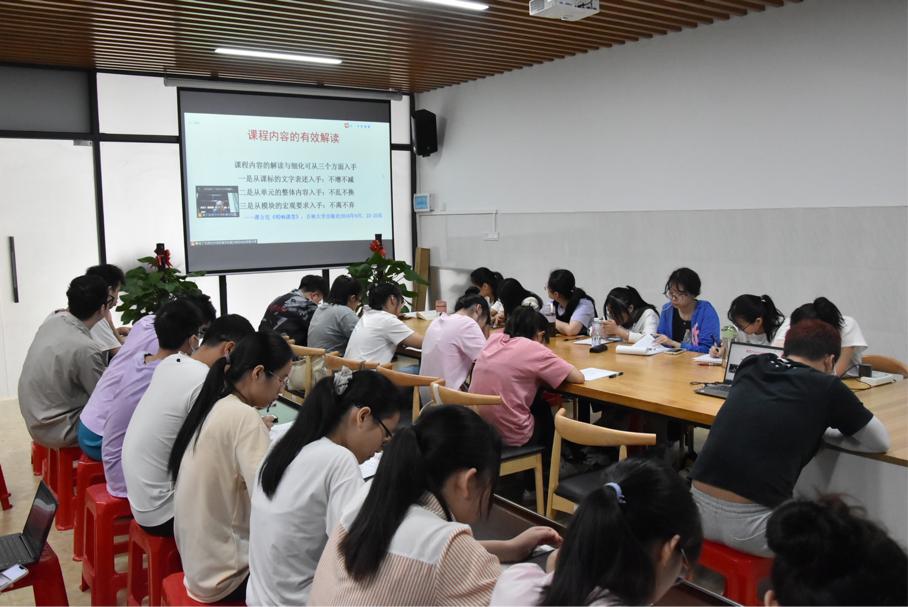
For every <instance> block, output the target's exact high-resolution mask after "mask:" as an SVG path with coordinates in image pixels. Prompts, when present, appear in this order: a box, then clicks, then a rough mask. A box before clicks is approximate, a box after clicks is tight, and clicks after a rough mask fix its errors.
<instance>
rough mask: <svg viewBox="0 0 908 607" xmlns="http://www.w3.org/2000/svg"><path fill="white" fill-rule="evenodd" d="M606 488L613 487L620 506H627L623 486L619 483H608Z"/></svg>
mask: <svg viewBox="0 0 908 607" xmlns="http://www.w3.org/2000/svg"><path fill="white" fill-rule="evenodd" d="M605 486H606V487H611V489H612V491H614V492H615V496H616V497H617V498H618V503H619V504H626V503H627V500H626V499H624V492H623V491H621V485H619V484H618V483H606V484H605Z"/></svg>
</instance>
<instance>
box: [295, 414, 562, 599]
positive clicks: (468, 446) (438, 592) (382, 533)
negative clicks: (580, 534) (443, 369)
mask: <svg viewBox="0 0 908 607" xmlns="http://www.w3.org/2000/svg"><path fill="white" fill-rule="evenodd" d="M500 458H501V441H500V439H499V438H498V436H497V434H496V433H495V430H494V429H493V428H492V427H491V426H489V425H488V424H487V423H485V422H484V421H483V420H482V419H481V418H480V417H479V416H478V415H477V414H476V413H475V412H473V411H472V410H470V409H467V408H466V407H460V406H453V405H449V406H444V407H436V408H432V409H430V410H428V411H426V412H425V413H423V414H422V415H421V416H420V418H419V420H418V421H417V422H416V423H415V424H414V425H413V426H411V427H409V428H404V429H403V430H401V431H399V432H398V433H397V435H396V436H395V437H394V439H393V440H392V441H391V443H390V444H389V445H388V447H387V448H386V449H385V454H384V456H383V457H382V461H381V464H380V465H379V468H378V473H377V474H376V476H375V480H374V481H373V483H372V486H371V488H370V489H369V491H368V494H367V495H365V496H363V495H362V494H361V495H360V497H359V498H358V499H357V500H354V502H353V506H352V507H351V509H350V510H348V511H347V513H346V514H345V515H344V516H342V517H341V520H340V524H339V525H338V527H337V528H336V529H335V531H334V533H333V534H332V536H331V539H330V540H329V541H328V545H327V546H326V547H325V551H324V553H322V558H321V560H320V561H319V564H318V568H317V569H316V571H315V580H314V582H313V585H312V592H311V594H310V595H309V603H310V604H311V605H488V603H489V599H490V597H491V594H492V588H493V587H494V586H495V581H496V580H497V579H498V576H499V574H500V572H501V568H500V566H499V558H501V560H505V561H516V560H521V559H523V558H525V557H526V556H528V555H529V553H530V551H531V550H532V549H533V548H535V547H536V546H537V545H538V544H541V543H550V544H551V543H555V544H559V543H560V541H561V538H560V536H559V535H558V534H557V533H556V532H555V531H553V530H552V529H549V528H547V527H534V528H531V529H529V530H527V531H525V532H524V533H521V534H520V535H518V536H517V537H515V538H513V539H511V540H507V541H500V542H483V543H480V542H478V541H476V540H475V539H474V538H473V534H472V532H471V531H470V527H469V524H470V523H471V522H474V521H476V520H478V519H479V518H480V516H482V514H483V512H484V511H488V509H489V507H490V504H491V499H492V495H493V492H494V489H495V483H496V482H497V480H498V468H499V465H500Z"/></svg>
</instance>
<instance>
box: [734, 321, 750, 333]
mask: <svg viewBox="0 0 908 607" xmlns="http://www.w3.org/2000/svg"><path fill="white" fill-rule="evenodd" d="M753 324H754V323H752V322H749V323H747V324H746V325H744V326H743V327H742V326H741V325H739V324H738V323H735V328H736V329H738V331H741V332H742V333H745V332H747V330H748V329H749V328H750V327H752V326H753Z"/></svg>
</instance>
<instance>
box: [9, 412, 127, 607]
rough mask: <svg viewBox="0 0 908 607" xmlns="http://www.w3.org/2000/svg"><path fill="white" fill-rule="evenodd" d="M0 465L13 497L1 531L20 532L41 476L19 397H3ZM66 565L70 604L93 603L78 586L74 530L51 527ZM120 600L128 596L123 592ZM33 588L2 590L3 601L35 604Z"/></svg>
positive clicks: (55, 546) (79, 571)
mask: <svg viewBox="0 0 908 607" xmlns="http://www.w3.org/2000/svg"><path fill="white" fill-rule="evenodd" d="M0 466H2V467H3V476H4V478H5V479H6V486H7V487H8V488H9V491H10V493H11V494H12V497H11V498H10V499H11V501H12V503H13V507H12V509H11V510H3V511H2V512H0V535H6V534H8V533H20V532H21V531H22V526H23V525H24V524H25V518H26V516H28V510H29V508H30V507H31V502H32V498H33V497H34V496H35V488H36V487H37V486H38V480H39V478H38V477H36V476H33V475H32V468H31V438H30V437H29V436H28V432H27V431H26V429H25V422H24V421H23V420H22V415H21V414H20V413H19V404H18V402H17V401H16V400H9V399H7V400H0ZM48 541H49V542H50V545H51V547H52V548H53V549H54V552H56V553H57V557H58V558H59V559H60V566H61V568H62V569H63V579H64V580H65V581H66V594H67V596H68V597H69V604H70V605H91V594H90V593H89V592H82V591H81V590H79V581H80V579H81V577H82V563H78V562H76V561H74V560H72V556H73V532H72V531H57V530H56V529H52V530H51V532H50V538H49V540H48ZM120 598H121V603H120V604H125V596H124V595H123V594H122V593H121V595H120ZM34 604H35V601H34V596H33V595H32V589H31V588H23V589H22V590H14V591H12V592H4V593H2V594H0V605H34Z"/></svg>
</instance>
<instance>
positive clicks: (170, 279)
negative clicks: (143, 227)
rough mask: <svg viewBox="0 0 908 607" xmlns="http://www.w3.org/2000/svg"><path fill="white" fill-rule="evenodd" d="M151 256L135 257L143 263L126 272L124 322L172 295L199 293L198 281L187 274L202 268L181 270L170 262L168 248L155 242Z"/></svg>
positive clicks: (122, 301)
mask: <svg viewBox="0 0 908 607" xmlns="http://www.w3.org/2000/svg"><path fill="white" fill-rule="evenodd" d="M154 253H155V254H154V256H149V257H141V258H139V259H138V261H139V263H141V264H142V265H140V266H137V267H135V268H133V269H131V270H129V271H128V272H126V282H125V283H124V284H123V287H122V288H121V290H120V292H121V295H120V305H119V307H117V312H120V313H121V317H120V318H121V321H122V322H123V324H131V323H134V322H135V321H137V320H139V319H140V318H142V317H143V316H147V315H149V314H154V313H155V312H156V311H157V309H158V308H159V307H160V306H161V304H163V303H164V302H166V301H167V300H168V299H170V298H171V297H174V296H177V295H190V294H194V293H201V289H199V287H198V285H196V284H195V283H194V282H192V281H191V280H188V279H189V278H193V277H196V276H202V275H203V274H204V273H203V272H191V273H189V274H180V273H179V271H177V269H176V268H174V267H173V264H171V263H170V251H169V250H167V249H166V248H164V243H162V242H161V243H158V245H157V247H156V248H155V250H154Z"/></svg>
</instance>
